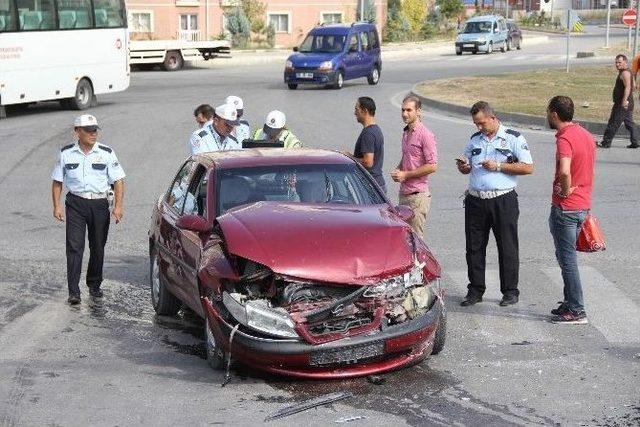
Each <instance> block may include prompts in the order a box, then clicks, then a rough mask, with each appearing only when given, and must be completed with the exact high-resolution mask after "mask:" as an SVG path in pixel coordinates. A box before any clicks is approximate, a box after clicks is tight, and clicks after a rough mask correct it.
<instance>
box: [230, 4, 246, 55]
mask: <svg viewBox="0 0 640 427" xmlns="http://www.w3.org/2000/svg"><path fill="white" fill-rule="evenodd" d="M224 15H225V17H226V18H227V29H228V30H229V32H230V33H231V44H232V45H233V46H234V47H240V48H245V47H247V46H248V44H249V40H250V39H251V23H250V22H249V20H248V19H247V15H245V13H244V9H242V8H241V7H234V8H232V9H230V10H229V11H228V12H225V14H224Z"/></svg>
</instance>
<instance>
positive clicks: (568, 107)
mask: <svg viewBox="0 0 640 427" xmlns="http://www.w3.org/2000/svg"><path fill="white" fill-rule="evenodd" d="M573 111H574V108H573V101H572V100H571V98H569V97H567V96H555V97H553V98H551V101H549V106H548V107H547V120H548V121H549V127H550V128H551V129H556V130H557V131H558V132H556V172H555V177H554V180H553V193H552V196H551V213H550V215H549V230H550V231H551V235H552V236H553V243H554V245H555V248H556V259H557V260H558V264H560V269H561V270H562V281H563V282H564V300H563V301H562V302H561V303H560V306H559V307H558V308H556V309H553V310H551V314H552V315H553V317H552V318H551V321H552V322H553V323H561V324H586V323H587V314H586V312H585V310H584V300H583V297H582V283H580V272H579V271H578V256H577V254H576V239H577V236H578V233H579V232H580V228H581V227H582V223H583V222H584V220H585V218H586V216H587V214H588V213H589V209H591V192H592V190H593V173H594V166H595V161H596V150H595V141H594V138H593V135H591V134H590V133H589V132H588V131H586V130H585V129H584V128H583V127H582V126H580V125H579V124H577V123H573V122H572V120H573Z"/></svg>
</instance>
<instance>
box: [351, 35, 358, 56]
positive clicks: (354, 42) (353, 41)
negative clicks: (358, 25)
mask: <svg viewBox="0 0 640 427" xmlns="http://www.w3.org/2000/svg"><path fill="white" fill-rule="evenodd" d="M358 50H359V49H358V37H357V36H356V35H355V34H351V37H349V52H358Z"/></svg>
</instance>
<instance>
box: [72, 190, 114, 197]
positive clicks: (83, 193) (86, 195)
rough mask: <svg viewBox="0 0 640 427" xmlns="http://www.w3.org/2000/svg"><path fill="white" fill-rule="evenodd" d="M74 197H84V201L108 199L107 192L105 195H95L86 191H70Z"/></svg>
mask: <svg viewBox="0 0 640 427" xmlns="http://www.w3.org/2000/svg"><path fill="white" fill-rule="evenodd" d="M70 193H71V194H73V195H74V196H78V197H82V198H83V199H106V198H107V192H106V191H105V192H104V193H94V192H92V191H84V192H75V191H70Z"/></svg>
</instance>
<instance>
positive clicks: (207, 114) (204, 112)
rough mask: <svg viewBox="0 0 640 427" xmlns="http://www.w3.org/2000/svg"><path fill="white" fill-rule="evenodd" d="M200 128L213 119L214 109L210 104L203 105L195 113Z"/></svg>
mask: <svg viewBox="0 0 640 427" xmlns="http://www.w3.org/2000/svg"><path fill="white" fill-rule="evenodd" d="M193 117H195V119H196V123H197V124H198V128H202V127H204V126H205V125H206V124H207V123H208V122H210V121H211V120H212V119H213V107H212V106H211V105H209V104H201V105H198V107H196V109H195V110H194V111H193Z"/></svg>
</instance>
